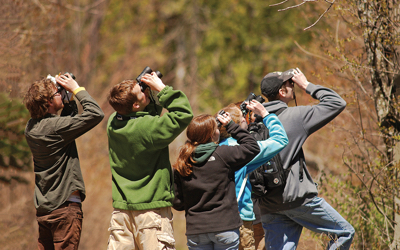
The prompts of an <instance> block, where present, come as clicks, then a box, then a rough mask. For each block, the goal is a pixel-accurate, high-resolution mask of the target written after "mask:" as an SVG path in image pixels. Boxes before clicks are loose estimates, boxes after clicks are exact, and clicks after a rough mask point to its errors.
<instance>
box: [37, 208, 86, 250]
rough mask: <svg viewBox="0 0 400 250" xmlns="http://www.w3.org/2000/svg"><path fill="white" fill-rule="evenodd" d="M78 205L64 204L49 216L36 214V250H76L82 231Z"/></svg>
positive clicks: (80, 212) (81, 215)
mask: <svg viewBox="0 0 400 250" xmlns="http://www.w3.org/2000/svg"><path fill="white" fill-rule="evenodd" d="M82 218H83V213H82V208H81V204H80V203H75V202H66V203H64V204H63V205H61V206H60V207H59V208H57V209H56V210H54V211H52V212H50V213H49V214H45V215H42V214H36V219H37V221H38V224H39V238H38V249H40V250H59V249H66V250H69V249H71V250H72V249H73V250H76V249H78V245H79V240H80V238H81V231H82Z"/></svg>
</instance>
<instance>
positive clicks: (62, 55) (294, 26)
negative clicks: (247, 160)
mask: <svg viewBox="0 0 400 250" xmlns="http://www.w3.org/2000/svg"><path fill="white" fill-rule="evenodd" d="M276 3H278V1H272V0H268V1H262V0H256V1H254V0H253V1H250V0H240V1H238V0H226V1H214V0H209V1H202V0H200V1H193V0H174V1H171V0H164V1H160V0H152V1H139V0H138V1H119V0H115V1H109V0H97V1H96V0H81V1H77V0H66V1H56V0H41V1H18V0H1V5H2V8H1V10H0V11H1V13H2V18H1V19H0V23H1V27H2V28H1V29H0V55H1V57H0V58H1V59H0V92H1V95H0V138H1V140H0V141H1V142H0V156H1V157H0V186H1V189H0V204H1V205H0V209H1V212H0V233H1V234H0V235H1V236H0V244H1V245H2V246H4V249H35V248H36V235H37V226H36V221H35V214H34V213H35V210H34V206H33V201H32V197H33V178H34V177H33V174H32V162H31V160H32V159H31V156H30V153H29V149H28V148H27V146H26V143H25V140H24V137H23V130H24V126H25V123H26V121H27V120H28V119H29V114H28V112H27V111H26V110H25V109H24V107H23V106H22V103H21V98H22V95H23V93H24V91H25V90H26V88H27V86H29V84H31V83H32V82H33V81H34V80H37V79H40V78H41V77H44V76H46V75H47V74H52V75H54V74H58V73H59V72H65V71H68V72H73V73H74V74H75V75H76V77H77V81H78V83H79V84H80V85H81V86H84V87H85V88H86V89H87V90H88V91H89V93H90V94H91V95H92V96H94V97H95V99H96V100H97V101H98V102H99V104H100V105H101V107H102V109H103V110H104V111H105V113H106V119H104V121H103V122H102V124H101V125H99V126H97V127H96V128H95V129H94V130H92V131H90V132H89V133H87V134H85V135H84V136H82V137H81V138H79V139H78V141H77V142H78V150H79V155H80V159H81V165H82V171H83V175H84V178H85V183H86V188H87V199H86V201H85V202H84V205H83V210H84V217H85V219H84V225H83V234H82V240H81V245H80V249H99V248H105V247H106V244H107V239H108V231H107V229H108V223H109V218H110V213H111V211H112V206H111V175H110V171H109V165H108V149H107V137H106V133H105V126H106V121H107V118H108V116H109V115H110V114H111V113H112V112H113V110H112V108H111V107H110V106H109V105H108V103H107V101H106V96H107V94H108V90H109V88H110V86H112V85H114V84H116V83H118V82H120V81H122V80H123V79H134V78H136V76H137V75H138V74H139V73H140V72H141V71H142V70H143V68H144V67H145V66H150V67H151V68H153V69H155V70H159V71H161V72H162V73H163V74H164V77H163V81H164V82H165V83H166V84H168V85H171V86H173V87H174V88H178V89H181V90H183V91H184V92H185V93H186V94H187V95H188V97H189V99H190V101H191V105H192V107H193V110H194V113H195V115H198V114H200V113H210V114H214V113H215V112H216V111H218V110H219V109H220V108H221V107H223V106H225V105H227V104H229V103H230V102H237V101H241V100H243V99H245V98H246V97H247V95H248V94H249V93H250V92H255V93H256V94H261V93H260V90H259V88H260V82H261V79H262V77H263V76H264V75H265V74H267V73H268V72H272V71H283V70H287V69H289V68H293V67H299V68H300V69H301V70H302V71H303V72H304V73H305V74H306V76H307V78H308V80H309V81H310V82H313V83H316V84H321V85H324V86H327V87H330V88H333V89H334V90H335V91H337V92H338V93H339V94H340V95H341V96H343V97H344V98H345V99H346V101H347V103H348V106H347V108H346V109H345V111H344V112H343V113H342V114H341V115H340V116H339V117H338V118H336V119H335V120H334V121H332V122H331V123H330V124H329V125H328V126H326V127H325V128H324V129H322V130H321V131H319V132H318V133H316V134H314V135H312V136H311V137H310V138H309V139H308V141H307V143H306V144H305V150H306V155H307V159H306V160H307V163H308V165H309V167H310V170H311V172H312V174H313V177H314V178H315V180H316V181H317V182H318V183H319V185H320V192H321V196H323V197H324V198H325V199H327V200H329V201H330V202H331V203H332V204H333V205H334V207H335V208H337V210H338V211H339V212H340V213H341V214H342V215H343V216H344V217H345V218H347V219H348V220H349V221H350V222H351V223H352V224H353V225H354V227H355V228H356V230H357V232H356V238H355V240H354V244H353V248H354V249H390V248H393V249H395V247H396V239H397V238H398V234H397V233H399V232H400V230H397V228H396V225H397V224H396V220H398V219H397V216H398V214H399V207H398V205H397V204H396V200H398V198H397V197H399V194H398V193H397V192H398V190H399V183H398V160H397V158H396V157H398V156H397V155H398V154H399V153H397V154H396V152H400V151H396V150H398V149H397V147H396V143H397V141H398V139H399V132H398V130H399V125H398V122H399V112H398V103H397V102H398V100H397V96H398V92H396V88H397V86H398V85H399V83H398V82H397V81H396V76H397V75H398V73H399V58H398V48H399V47H398V46H399V35H398V34H399V33H398V32H399V26H398V25H399V15H400V14H399V13H400V12H399V3H398V2H397V1H394V0H392V1H380V0H379V1H378V0H373V1H367V0H358V1H354V0H345V1H341V2H340V3H339V2H335V1H332V3H334V4H333V5H332V8H331V9H330V10H329V11H328V12H327V13H326V14H325V15H324V17H323V18H322V19H321V20H319V22H318V23H317V24H316V25H315V26H313V27H312V28H310V29H308V30H307V31H304V30H303V29H304V28H306V27H309V26H310V25H312V24H313V23H314V22H315V21H316V20H317V19H318V17H319V16H320V15H321V14H322V13H323V12H324V11H325V10H326V9H327V6H329V4H330V3H329V2H319V3H318V2H304V4H302V5H299V4H301V3H303V1H302V0H289V1H286V2H284V3H282V4H281V5H278V6H270V5H271V4H276ZM296 5H299V6H298V7H297V8H289V9H286V8H288V7H290V6H296ZM279 9H286V10H285V11H278V10H279ZM296 95H297V97H298V104H299V105H308V104H310V103H311V104H312V103H315V101H314V100H313V99H312V98H310V97H309V96H308V95H304V93H302V92H298V93H296ZM184 139H185V135H184V134H182V135H181V136H180V137H178V138H177V140H175V142H174V143H173V145H172V146H171V148H170V152H171V161H172V162H173V161H174V159H175V156H176V152H177V147H178V146H180V145H182V143H183V140H184ZM174 228H175V236H176V239H177V248H178V249H186V246H185V243H186V238H185V236H184V230H185V228H184V215H183V214H182V213H175V217H174ZM325 240H326V238H325V237H324V236H321V235H315V234H313V233H310V232H308V231H307V230H304V233H303V235H302V237H301V242H300V245H299V249H310V248H313V249H323V248H324V247H323V244H324V242H325Z"/></svg>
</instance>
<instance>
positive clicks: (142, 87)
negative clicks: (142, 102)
mask: <svg viewBox="0 0 400 250" xmlns="http://www.w3.org/2000/svg"><path fill="white" fill-rule="evenodd" d="M151 72H153V70H152V69H151V68H150V67H148V66H147V67H146V68H144V70H143V71H142V73H140V75H139V76H138V77H136V81H137V83H138V84H139V85H140V89H141V90H142V92H144V91H145V89H146V88H148V87H149V86H148V85H147V84H146V83H144V82H142V76H144V75H145V74H151ZM155 72H156V74H157V76H158V77H159V78H161V77H163V75H162V74H161V73H160V71H155Z"/></svg>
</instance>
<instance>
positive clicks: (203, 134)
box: [172, 114, 217, 176]
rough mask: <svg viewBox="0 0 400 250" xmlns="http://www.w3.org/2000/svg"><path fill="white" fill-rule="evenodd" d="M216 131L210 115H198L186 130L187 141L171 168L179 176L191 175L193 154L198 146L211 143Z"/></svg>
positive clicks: (215, 123)
mask: <svg viewBox="0 0 400 250" xmlns="http://www.w3.org/2000/svg"><path fill="white" fill-rule="evenodd" d="M216 129H217V122H216V121H215V118H214V117H213V116H211V115H205V114H203V115H199V116H196V117H195V118H193V120H192V121H191V122H190V124H189V126H188V127H187V130H186V136H187V138H188V140H187V141H186V143H185V144H184V145H183V146H182V147H181V149H180V151H179V155H178V159H177V160H176V162H175V164H174V165H173V166H172V167H173V168H174V169H176V170H177V171H178V173H179V174H180V175H181V176H189V175H190V174H191V173H192V171H193V170H192V169H193V163H196V162H195V161H194V160H193V152H194V150H195V149H196V147H197V146H198V145H200V144H205V143H209V142H212V137H213V135H214V132H215V130H216Z"/></svg>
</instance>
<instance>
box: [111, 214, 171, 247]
mask: <svg viewBox="0 0 400 250" xmlns="http://www.w3.org/2000/svg"><path fill="white" fill-rule="evenodd" d="M108 231H109V232H110V237H109V239H108V248H107V249H108V250H148V249H158V250H164V249H166V250H169V249H175V239H174V235H173V229H172V211H171V208H170V207H164V208H158V209H149V210H140V211H133V210H122V209H114V211H113V213H112V215H111V221H110V227H109V229H108Z"/></svg>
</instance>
